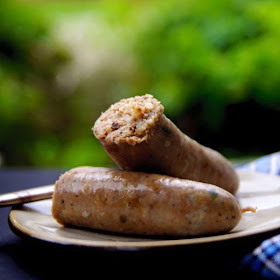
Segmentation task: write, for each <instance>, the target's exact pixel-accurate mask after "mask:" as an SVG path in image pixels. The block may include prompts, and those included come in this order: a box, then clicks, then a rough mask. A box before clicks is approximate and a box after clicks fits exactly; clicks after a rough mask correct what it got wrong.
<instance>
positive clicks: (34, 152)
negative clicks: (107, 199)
mask: <svg viewBox="0 0 280 280" xmlns="http://www.w3.org/2000/svg"><path fill="white" fill-rule="evenodd" d="M279 25H280V2H279V1H269V0H266V1H260V0H247V1H241V0H235V1H233V0H231V1H222V0H212V1H198V0H188V1H178V0H165V1H158V0H152V1H71V2H69V1H41V2H38V1H23V0H22V1H19V0H17V1H16V0H9V1H1V2H0V155H1V157H2V165H4V166H11V165H17V166H23V165H24V166H54V167H72V166H78V165H100V166H102V165H104V166H106V165H112V164H113V163H112V161H111V160H110V158H109V157H108V156H107V155H106V153H105V152H104V151H103V150H102V148H101V145H100V144H99V143H98V142H97V140H96V139H95V138H94V136H93V134H92V131H91V127H92V126H93V124H94V122H95V120H96V119H97V118H98V116H99V115H100V113H101V112H102V111H104V110H106V108H107V107H108V106H109V105H110V104H111V103H113V102H116V101H118V100H119V99H121V98H125V97H130V96H134V95H139V94H144V93H151V94H153V95H154V96H155V97H156V98H158V99H159V100H161V102H162V104H163V105H164V106H165V113H166V115H167V116H168V117H169V118H171V119H172V120H173V121H174V122H175V123H176V124H177V125H178V126H179V127H180V128H181V129H182V130H183V131H184V132H185V133H187V134H189V135H190V136H191V137H193V138H194V139H195V140H197V141H198V142H200V143H202V144H204V145H207V146H210V147H212V148H214V149H217V150H219V151H220V152H222V153H223V154H224V155H225V156H227V157H230V158H232V157H247V156H254V155H260V154H265V153H270V152H275V151H278V150H279V147H280V141H279V140H280V139H279V138H280V137H279V133H277V132H278V131H277V130H278V129H277V128H278V121H279V119H280V94H279V89H280V47H279V46H280V29H279Z"/></svg>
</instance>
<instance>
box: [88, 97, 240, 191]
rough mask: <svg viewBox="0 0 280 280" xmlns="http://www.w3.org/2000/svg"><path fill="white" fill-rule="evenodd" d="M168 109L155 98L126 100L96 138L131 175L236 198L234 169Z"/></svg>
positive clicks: (107, 115)
mask: <svg viewBox="0 0 280 280" xmlns="http://www.w3.org/2000/svg"><path fill="white" fill-rule="evenodd" d="M163 109H164V108H163V106H162V105H161V104H160V102H159V101H158V100H156V99H155V98H153V96H151V95H149V94H146V95H143V96H136V97H133V98H128V99H123V100H121V101H120V102H118V103H116V104H113V105H112V106H111V107H110V108H109V109H108V110H107V111H106V112H104V113H103V114H102V115H101V116H100V117H99V119H98V120H97V121H96V122H95V124H94V127H93V132H94V135H95V136H96V138H97V139H98V140H99V141H100V142H101V144H102V145H103V147H104V149H105V150H106V151H107V153H108V154H109V155H110V156H111V157H112V159H113V160H114V161H115V162H116V163H117V164H118V165H119V166H120V167H121V168H123V169H125V170H134V171H145V172H151V173H159V174H166V175H169V176H173V177H178V178H184V179H190V180H194V181H199V182H204V183H210V184H214V185H217V186H219V187H221V188H224V189H225V190H227V191H229V192H231V193H232V194H235V193H236V192H237V190H238V187H239V178H238V175H237V173H236V172H235V169H234V167H233V166H232V164H231V163H230V162H229V161H228V160H227V159H226V158H225V157H223V156H222V155H221V154H220V153H218V152H216V151H214V150H212V149H210V148H207V147H205V146H202V145H200V144H199V143H197V142H196V141H194V140H193V139H191V138H190V137H188V136H187V135H185V134H183V133H182V132H181V131H180V130H179V129H178V128H177V127H176V126H175V125H174V124H173V123H172V122H171V121H170V120H169V119H168V118H167V117H166V116H165V115H164V114H163Z"/></svg>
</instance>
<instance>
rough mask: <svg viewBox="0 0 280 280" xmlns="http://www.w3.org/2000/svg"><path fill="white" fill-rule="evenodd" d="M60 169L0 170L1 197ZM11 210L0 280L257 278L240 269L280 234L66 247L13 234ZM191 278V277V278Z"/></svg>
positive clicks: (1, 213)
mask: <svg viewBox="0 0 280 280" xmlns="http://www.w3.org/2000/svg"><path fill="white" fill-rule="evenodd" d="M63 172H64V170H53V169H7V168H0V193H5V192H12V191H16V190H21V189H25V188H31V187H36V186H40V185H46V184H52V183H54V182H55V180H56V179H57V178H58V177H59V175H60V174H61V173H63ZM10 209H11V208H10V207H2V208H0V279H3V280H4V279H9V280H11V279H57V278H61V277H63V279H67V278H70V279H73V278H77V277H78V279H85V278H89V279H95V278H97V277H107V276H113V277H121V278H130V279H131V278H133V277H136V276H138V277H145V278H147V277H148V276H151V275H153V276H156V278H157V279H159V277H162V276H165V277H169V276H172V278H174V277H184V278H186V279H204V278H206V277H207V278H209V279H210V277H212V278H213V279H238V278H239V277H247V279H248V278H249V279H258V276H257V275H252V274H251V273H250V272H249V271H248V270H246V269H244V268H243V267H242V266H241V265H240V261H241V259H242V258H243V257H244V256H245V255H246V254H247V253H250V252H251V251H252V250H253V249H254V248H255V247H257V246H258V245H259V244H260V243H261V242H262V241H263V240H264V239H266V238H268V237H271V236H273V235H275V234H276V233H279V232H280V231H279V230H278V232H277V231H274V232H267V233H264V234H261V235H254V236H250V237H247V238H242V239H236V240H231V241H226V242H217V243H211V244H203V245H191V246H190V245H187V246H182V247H178V246H177V247H170V248H160V249H159V248H157V249H148V250H147V249H146V250H141V251H127V252H126V251H115V250H109V251H106V250H100V249H92V248H91V249H85V248H79V247H69V246H65V245H57V244H52V243H47V242H42V241H38V240H34V239H26V238H22V237H19V236H17V235H16V234H15V233H14V232H13V231H12V230H11V229H10V227H9V223H8V214H9V211H10ZM194 275H195V276H194Z"/></svg>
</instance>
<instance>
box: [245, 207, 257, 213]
mask: <svg viewBox="0 0 280 280" xmlns="http://www.w3.org/2000/svg"><path fill="white" fill-rule="evenodd" d="M257 209H258V207H253V206H247V207H244V208H242V209H241V212H242V213H245V212H252V213H256V212H257Z"/></svg>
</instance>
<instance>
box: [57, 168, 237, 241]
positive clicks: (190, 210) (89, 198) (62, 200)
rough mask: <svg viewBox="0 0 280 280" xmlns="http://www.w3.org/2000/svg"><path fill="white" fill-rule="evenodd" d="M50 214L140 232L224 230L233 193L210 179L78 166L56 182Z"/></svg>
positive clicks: (65, 221) (67, 221) (232, 214)
mask: <svg viewBox="0 0 280 280" xmlns="http://www.w3.org/2000/svg"><path fill="white" fill-rule="evenodd" d="M52 215H53V217H54V218H55V219H56V220H57V221H58V223H60V224H62V225H65V226H67V225H73V226H78V227H86V228H93V229H97V230H105V231H111V232H118V233H125V234H141V235H171V236H196V235H205V234H214V233H221V232H227V231H229V230H231V229H232V228H234V227H235V226H236V225H237V223H238V222H239V220H240V218H241V210H240V207H239V204H238V202H237V199H236V198H235V196H233V195H232V194H231V193H229V192H228V191H226V190H224V189H222V188H219V187H217V186H214V185H210V184H205V183H200V182H195V181H191V180H186V179H178V178H173V177H170V176H166V175H159V174H151V173H141V172H133V171H125V170H117V169H110V168H101V167H100V168H99V167H77V168H74V169H71V170H69V171H67V172H66V173H64V174H63V175H61V176H60V178H59V180H58V181H57V182H56V185H55V190H54V195H53V204H52Z"/></svg>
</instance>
